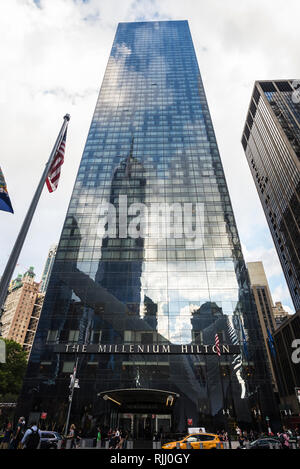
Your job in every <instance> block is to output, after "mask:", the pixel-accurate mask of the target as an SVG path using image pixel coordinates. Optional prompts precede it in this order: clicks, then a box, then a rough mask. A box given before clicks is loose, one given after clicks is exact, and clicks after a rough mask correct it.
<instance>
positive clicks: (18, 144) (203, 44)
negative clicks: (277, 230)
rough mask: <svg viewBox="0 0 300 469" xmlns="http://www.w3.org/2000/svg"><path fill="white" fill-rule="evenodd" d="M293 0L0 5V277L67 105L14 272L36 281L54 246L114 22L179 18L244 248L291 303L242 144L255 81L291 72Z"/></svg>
mask: <svg viewBox="0 0 300 469" xmlns="http://www.w3.org/2000/svg"><path fill="white" fill-rule="evenodd" d="M299 18H300V3H299V1H298V0H285V2H282V1H277V0H264V1H262V0H243V1H240V0H226V1H224V0H210V1H207V0H205V1H204V0H184V1H183V0H1V2H0V31H1V41H0V57H1V65H2V66H1V74H0V108H1V113H0V119H1V122H0V128H1V132H0V148H1V156H0V165H1V167H2V170H3V172H4V176H5V179H6V182H7V186H8V190H9V194H10V198H11V201H12V204H13V207H14V211H15V214H14V215H12V214H9V213H6V212H0V246H1V248H0V275H1V273H2V272H3V269H4V267H5V264H6V262H7V260H8V256H9V253H10V251H11V248H12V246H13V244H14V241H15V239H16V236H17V234H18V231H19V229H20V226H21V223H22V221H23V218H24V215H25V213H26V210H27V208H28V206H29V203H30V201H31V198H32V196H33V193H34V191H35V188H36V186H37V184H38V181H39V178H40V176H41V173H42V171H43V169H44V166H45V164H46V161H47V159H48V157H49V154H50V151H51V149H52V146H53V144H54V141H55V139H56V136H57V133H58V130H59V128H60V126H61V123H62V119H63V116H64V115H65V114H66V113H67V112H68V113H69V114H71V121H70V125H69V131H68V139H67V149H66V158H65V163H64V165H63V170H62V176H61V180H60V184H59V188H58V190H57V191H56V192H54V193H53V194H49V193H48V191H46V190H44V192H43V195H42V197H41V200H40V203H39V206H38V209H37V212H36V214H35V217H34V220H33V223H32V226H31V229H30V232H29V235H28V237H27V240H26V243H25V245H24V248H23V251H22V253H21V256H20V259H19V264H18V266H17V269H16V272H15V274H16V273H23V272H24V271H25V270H26V268H28V266H30V265H33V266H35V270H36V273H37V279H38V280H40V276H41V273H42V269H43V265H44V262H45V258H46V255H47V252H48V249H49V247H50V245H51V244H53V243H55V242H57V241H58V239H59V237H60V233H61V229H62V225H63V222H64V217H65V214H66V210H67V207H68V204H69V200H70V196H71V192H72V188H73V184H74V181H75V177H76V174H77V170H78V167H79V163H80V158H81V155H82V151H83V148H84V144H85V140H86V137H87V133H88V129H89V125H90V121H91V118H92V114H93V111H94V106H95V104H96V99H97V95H98V91H99V88H100V85H101V82H102V78H103V75H104V71H105V66H106V63H107V60H108V57H109V54H110V49H111V46H112V42H113V39H114V34H115V31H116V27H117V24H118V22H122V21H148V20H149V21H150V20H169V19H170V20H171V19H172V20H180V19H187V20H188V21H189V25H190V29H191V33H192V37H193V40H194V45H195V49H196V53H197V57H198V62H199V66H200V70H201V75H202V79H203V82H204V86H205V90H206V94H207V99H208V104H209V107H210V111H211V115H212V119H213V123H214V128H215V132H216V136H217V141H218V145H219V150H220V153H221V157H222V161H223V165H224V170H225V174H226V178H227V182H228V186H229V191H230V195H231V200H232V204H233V208H234V212H235V216H236V221H237V225H238V229H239V234H240V238H241V241H242V246H243V253H244V256H245V259H246V261H247V262H249V261H257V260H262V261H263V262H264V267H265V271H266V274H267V277H268V280H269V283H270V287H271V292H272V295H273V300H274V301H282V302H283V304H284V305H285V306H286V308H287V309H288V310H289V311H291V312H293V311H294V309H293V305H292V302H291V299H290V295H289V292H288V289H287V286H286V282H285V279H284V277H283V274H282V270H281V267H280V264H279V261H278V257H277V254H276V251H275V249H274V245H273V241H272V238H271V235H270V233H269V229H268V226H267V222H266V220H265V216H264V213H263V210H262V208H261V205H260V202H259V198H258V195H257V193H256V189H255V186H254V182H253V180H252V177H251V174H250V170H249V168H248V165H247V162H246V158H245V156H244V152H243V148H242V146H241V143H240V140H241V134H242V129H243V125H244V121H245V117H246V113H247V109H248V105H249V100H250V97H251V92H252V88H253V84H254V81H255V80H259V79H286V78H287V79H291V78H292V79H295V78H300V55H299Z"/></svg>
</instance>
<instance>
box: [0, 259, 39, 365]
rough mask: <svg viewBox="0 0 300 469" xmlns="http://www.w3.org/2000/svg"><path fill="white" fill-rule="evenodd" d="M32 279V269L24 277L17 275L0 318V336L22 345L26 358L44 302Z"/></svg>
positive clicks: (33, 275)
mask: <svg viewBox="0 0 300 469" xmlns="http://www.w3.org/2000/svg"><path fill="white" fill-rule="evenodd" d="M34 277H35V273H34V271H33V267H30V268H29V270H28V271H27V272H25V274H24V275H18V277H17V278H16V279H15V280H13V281H12V282H11V284H10V286H9V293H8V295H7V298H6V301H5V303H4V312H3V315H2V318H1V320H2V336H3V337H4V338H7V339H11V340H14V341H15V342H18V343H19V344H20V345H22V346H23V348H24V350H26V351H27V352H28V356H29V354H30V351H31V347H32V344H33V340H34V336H35V332H36V329H37V325H38V321H39V317H40V312H41V307H42V304H43V300H44V295H43V294H41V293H39V291H38V290H39V283H37V282H35V281H34Z"/></svg>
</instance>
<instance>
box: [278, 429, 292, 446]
mask: <svg viewBox="0 0 300 469" xmlns="http://www.w3.org/2000/svg"><path fill="white" fill-rule="evenodd" d="M289 440H290V437H289V434H288V432H287V431H285V430H283V432H282V433H281V435H280V441H281V444H282V449H290V441H289Z"/></svg>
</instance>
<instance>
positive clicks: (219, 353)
mask: <svg viewBox="0 0 300 469" xmlns="http://www.w3.org/2000/svg"><path fill="white" fill-rule="evenodd" d="M215 346H216V351H217V355H218V357H220V356H221V350H220V339H219V336H218V334H216V335H215Z"/></svg>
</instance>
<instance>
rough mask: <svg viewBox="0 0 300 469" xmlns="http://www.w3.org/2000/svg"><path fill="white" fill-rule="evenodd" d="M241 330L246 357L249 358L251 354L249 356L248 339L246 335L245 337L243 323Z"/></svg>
mask: <svg viewBox="0 0 300 469" xmlns="http://www.w3.org/2000/svg"><path fill="white" fill-rule="evenodd" d="M241 329H242V337H243V349H244V354H245V357H246V358H247V360H248V358H249V354H248V345H247V339H246V335H245V331H244V328H243V324H242V323H241Z"/></svg>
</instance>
